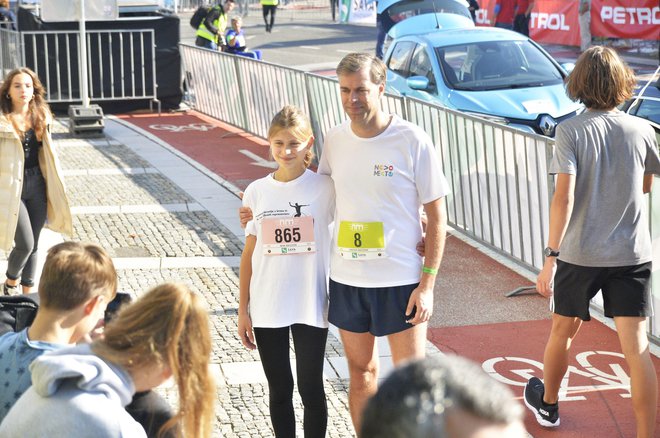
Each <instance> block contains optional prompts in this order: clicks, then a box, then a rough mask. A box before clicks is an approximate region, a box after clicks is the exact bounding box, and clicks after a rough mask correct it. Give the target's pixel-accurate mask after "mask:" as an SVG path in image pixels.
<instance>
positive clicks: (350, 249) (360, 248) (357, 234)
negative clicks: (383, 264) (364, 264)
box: [337, 221, 387, 260]
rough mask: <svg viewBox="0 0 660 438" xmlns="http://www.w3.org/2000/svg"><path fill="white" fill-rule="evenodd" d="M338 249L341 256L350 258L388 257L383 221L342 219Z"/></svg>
mask: <svg viewBox="0 0 660 438" xmlns="http://www.w3.org/2000/svg"><path fill="white" fill-rule="evenodd" d="M337 250H338V251H339V255H340V256H341V257H343V258H345V259H349V260H368V259H378V258H383V257H387V254H386V253H385V232H384V229H383V223H382V222H349V221H341V222H340V224H339V234H338V237H337Z"/></svg>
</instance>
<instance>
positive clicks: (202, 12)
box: [190, 5, 211, 29]
mask: <svg viewBox="0 0 660 438" xmlns="http://www.w3.org/2000/svg"><path fill="white" fill-rule="evenodd" d="M210 11H211V6H203V5H202V6H200V7H198V8H197V10H196V11H195V13H194V14H193V16H192V17H190V26H192V28H193V29H197V28H199V25H200V24H202V21H204V19H205V18H206V16H207V15H208V14H209V12H210Z"/></svg>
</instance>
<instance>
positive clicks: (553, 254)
mask: <svg viewBox="0 0 660 438" xmlns="http://www.w3.org/2000/svg"><path fill="white" fill-rule="evenodd" d="M543 255H545V256H546V257H559V251H555V250H554V249H552V248H550V247H549V246H546V247H545V249H544V250H543Z"/></svg>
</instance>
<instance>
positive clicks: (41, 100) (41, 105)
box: [0, 67, 51, 138]
mask: <svg viewBox="0 0 660 438" xmlns="http://www.w3.org/2000/svg"><path fill="white" fill-rule="evenodd" d="M21 73H24V74H26V75H28V76H30V78H32V89H33V92H34V94H33V97H32V100H31V101H30V104H29V105H28V118H29V120H30V124H31V125H32V129H34V132H35V133H36V134H37V137H39V138H41V136H42V135H43V134H44V132H45V130H46V124H47V123H48V120H49V119H50V117H51V112H50V108H49V107H48V104H47V103H46V97H45V96H46V89H45V88H44V86H43V84H42V83H41V81H40V80H39V76H37V74H36V73H35V72H33V71H32V70H30V69H29V68H27V67H19V68H17V69H14V70H12V71H10V72H9V73H7V76H5V78H4V80H3V82H2V86H0V110H1V111H2V113H3V114H5V115H7V114H11V112H12V111H13V107H12V103H11V99H10V98H9V87H11V83H12V81H13V80H14V77H16V76H17V75H19V74H21Z"/></svg>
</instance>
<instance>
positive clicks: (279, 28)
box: [180, 11, 376, 71]
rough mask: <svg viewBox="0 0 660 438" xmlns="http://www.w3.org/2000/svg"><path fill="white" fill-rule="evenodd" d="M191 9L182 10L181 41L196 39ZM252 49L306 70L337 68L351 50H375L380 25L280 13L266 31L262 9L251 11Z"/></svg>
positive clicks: (247, 24) (246, 28)
mask: <svg viewBox="0 0 660 438" xmlns="http://www.w3.org/2000/svg"><path fill="white" fill-rule="evenodd" d="M191 15H192V14H191V13H183V14H180V17H181V42H182V43H187V44H194V43H195V31H194V30H193V28H192V27H190V25H189V19H190V16H191ZM243 29H244V32H245V35H246V39H247V45H248V49H260V50H261V51H262V52H263V57H264V61H268V62H272V63H275V64H280V65H286V66H290V67H295V68H297V69H300V70H305V71H323V70H334V68H335V67H336V66H337V62H338V61H339V60H340V59H341V58H342V57H343V56H344V55H346V54H347V53H349V52H356V51H357V52H375V48H376V27H375V26H356V25H349V24H341V23H335V22H333V21H332V20H331V18H330V17H329V16H328V18H327V19H325V20H324V19H321V17H315V18H312V19H309V18H307V17H305V18H302V19H299V18H296V17H295V16H292V15H291V14H288V15H287V14H279V12H278V15H277V16H276V18H275V26H274V27H273V31H272V32H271V33H266V29H265V26H264V22H263V19H262V17H261V13H260V11H250V13H249V15H248V16H247V17H245V18H243Z"/></svg>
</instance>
